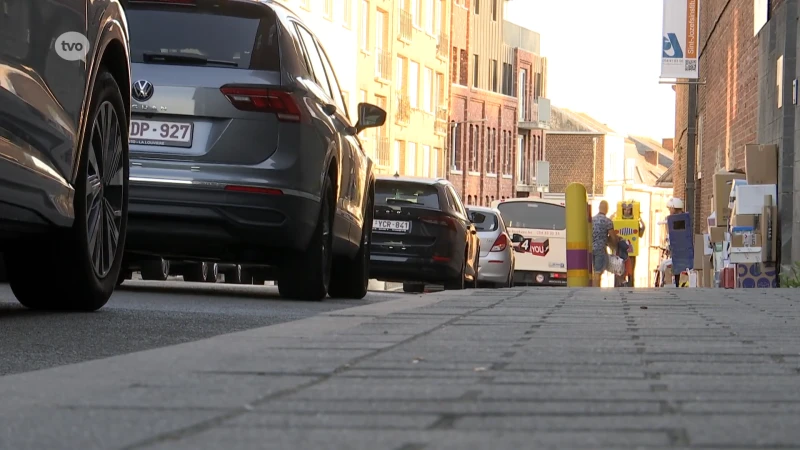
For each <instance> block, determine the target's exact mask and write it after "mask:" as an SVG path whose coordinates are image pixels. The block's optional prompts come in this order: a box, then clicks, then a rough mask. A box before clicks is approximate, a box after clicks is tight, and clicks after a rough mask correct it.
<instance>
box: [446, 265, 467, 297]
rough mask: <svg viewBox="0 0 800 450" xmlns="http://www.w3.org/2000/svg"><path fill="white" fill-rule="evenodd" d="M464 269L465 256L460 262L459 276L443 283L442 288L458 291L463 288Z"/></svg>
mask: <svg viewBox="0 0 800 450" xmlns="http://www.w3.org/2000/svg"><path fill="white" fill-rule="evenodd" d="M466 270H467V262H466V258H464V262H463V263H461V276H459V277H458V278H457V279H455V280H452V281H450V282H448V283H445V284H444V289H445V290H446V291H460V290H462V289H464V281H465V278H466V277H465V272H466Z"/></svg>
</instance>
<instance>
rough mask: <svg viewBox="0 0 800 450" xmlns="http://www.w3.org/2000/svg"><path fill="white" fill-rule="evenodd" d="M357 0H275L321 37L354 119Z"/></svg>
mask: <svg viewBox="0 0 800 450" xmlns="http://www.w3.org/2000/svg"><path fill="white" fill-rule="evenodd" d="M356 1H357V0H278V2H280V3H282V4H284V5H286V6H288V7H289V8H290V9H291V10H292V11H293V12H294V13H295V14H297V16H298V17H300V19H301V20H302V21H303V22H304V23H305V24H306V25H308V27H309V28H310V29H311V30H313V31H314V33H315V34H316V35H317V37H319V39H320V40H322V45H323V46H324V47H325V52H326V53H327V54H328V58H330V60H331V63H332V64H334V65H335V66H336V77H337V81H338V82H339V86H340V88H341V89H342V93H343V94H344V97H345V103H346V105H347V109H348V113H349V115H350V120H352V121H353V123H355V121H356V119H357V118H358V117H357V114H358V113H357V111H356V108H357V106H358V99H357V98H356V97H355V95H354V93H355V92H356V87H357V86H358V84H357V79H356V74H357V70H356V61H357V60H356V53H355V52H354V51H353V49H355V48H356V43H357V42H358V38H357V26H358V23H357V22H356V19H357V15H356V14H355V8H354V6H355V4H356Z"/></svg>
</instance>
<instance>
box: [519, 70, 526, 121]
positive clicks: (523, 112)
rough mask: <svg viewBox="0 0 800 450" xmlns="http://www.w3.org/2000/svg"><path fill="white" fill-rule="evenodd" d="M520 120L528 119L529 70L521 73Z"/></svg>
mask: <svg viewBox="0 0 800 450" xmlns="http://www.w3.org/2000/svg"><path fill="white" fill-rule="evenodd" d="M518 92H519V120H522V121H525V120H527V119H528V69H520V71H519V87H518Z"/></svg>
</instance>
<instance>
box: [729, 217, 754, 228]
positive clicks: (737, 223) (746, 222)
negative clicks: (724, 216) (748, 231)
mask: <svg viewBox="0 0 800 450" xmlns="http://www.w3.org/2000/svg"><path fill="white" fill-rule="evenodd" d="M757 223H758V216H757V215H755V214H734V215H732V216H731V227H751V228H755V227H756V225H757Z"/></svg>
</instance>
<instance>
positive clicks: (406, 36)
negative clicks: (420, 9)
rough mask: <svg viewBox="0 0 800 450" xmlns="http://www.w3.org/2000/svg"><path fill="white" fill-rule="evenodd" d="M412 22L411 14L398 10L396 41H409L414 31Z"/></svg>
mask: <svg viewBox="0 0 800 450" xmlns="http://www.w3.org/2000/svg"><path fill="white" fill-rule="evenodd" d="M412 22H413V21H412V19H411V13H410V12H408V11H406V10H405V9H400V31H399V32H398V33H397V38H398V39H401V40H404V41H410V40H411V33H412V32H413V31H414V25H413V24H412Z"/></svg>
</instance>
